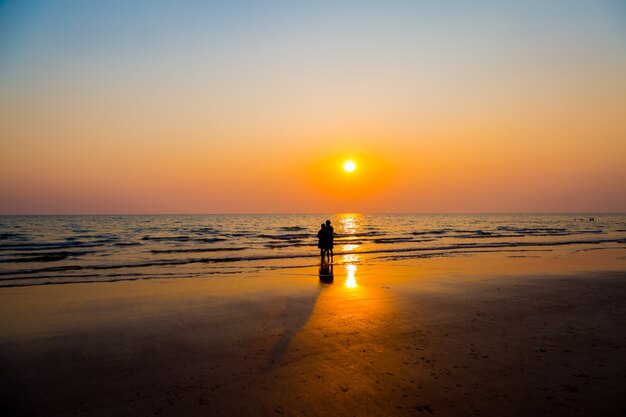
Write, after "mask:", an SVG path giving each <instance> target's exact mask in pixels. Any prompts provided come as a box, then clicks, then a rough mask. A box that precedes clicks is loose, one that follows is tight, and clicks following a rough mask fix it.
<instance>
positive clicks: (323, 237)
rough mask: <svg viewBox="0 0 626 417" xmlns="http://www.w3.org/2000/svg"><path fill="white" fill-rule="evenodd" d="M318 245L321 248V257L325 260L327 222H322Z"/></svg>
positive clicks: (318, 233) (318, 234)
mask: <svg viewBox="0 0 626 417" xmlns="http://www.w3.org/2000/svg"><path fill="white" fill-rule="evenodd" d="M317 239H318V242H317V247H318V248H320V257H321V258H322V261H323V260H324V254H325V253H326V239H327V236H326V224H324V223H322V227H321V228H320V230H319V232H317Z"/></svg>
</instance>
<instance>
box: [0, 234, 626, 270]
mask: <svg viewBox="0 0 626 417" xmlns="http://www.w3.org/2000/svg"><path fill="white" fill-rule="evenodd" d="M601 243H626V238H622V239H596V240H571V241H557V242H544V241H535V242H488V243H473V242H472V243H465V244H463V243H459V244H453V245H440V246H429V247H426V246H423V247H408V248H395V249H374V250H362V251H348V252H335V255H337V256H340V255H347V254H355V255H360V254H378V253H398V254H400V253H410V252H429V251H445V252H449V251H454V250H459V249H494V248H515V247H543V246H562V245H584V244H601ZM318 256H319V255H318V254H317V253H307V254H302V253H299V254H275V255H258V256H239V257H221V258H188V259H161V260H152V261H145V262H135V263H127V264H113V265H85V266H83V265H64V266H54V267H46V268H33V269H23V270H16V271H0V276H10V275H26V274H35V273H42V272H61V271H77V270H109V269H121V268H145V267H152V266H175V265H186V264H194V263H227V262H232V263H235V262H246V261H248V262H249V261H265V260H281V259H296V258H302V259H304V258H317V257H318ZM2 279H10V278H2Z"/></svg>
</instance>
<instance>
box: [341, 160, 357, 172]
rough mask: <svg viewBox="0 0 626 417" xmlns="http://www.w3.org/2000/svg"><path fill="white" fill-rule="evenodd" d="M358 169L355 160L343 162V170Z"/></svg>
mask: <svg viewBox="0 0 626 417" xmlns="http://www.w3.org/2000/svg"><path fill="white" fill-rule="evenodd" d="M355 169H356V164H355V163H354V161H346V162H344V164H343V170H344V171H346V172H352V171H354V170H355Z"/></svg>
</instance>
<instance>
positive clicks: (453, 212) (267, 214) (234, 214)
mask: <svg viewBox="0 0 626 417" xmlns="http://www.w3.org/2000/svg"><path fill="white" fill-rule="evenodd" d="M329 214H332V215H339V214H360V215H374V214H383V215H385V214H386V215H404V214H406V215H411V214H413V215H416V214H418V215H431V214H432V215H453V214H457V215H459V214H460V215H463V214H474V215H493V214H564V215H574V214H580V215H582V214H626V211H432V212H428V211H422V212H417V211H416V212H410V211H396V212H393V211H389V212H383V211H377V212H358V211H343V212H334V213H332V212H300V213H298V212H265V213H253V212H232V213H223V212H222V213H0V216H6V217H9V216H13V217H19V216H28V217H35V216H228V215H231V216H293V215H329Z"/></svg>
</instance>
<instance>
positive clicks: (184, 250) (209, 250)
mask: <svg viewBox="0 0 626 417" xmlns="http://www.w3.org/2000/svg"><path fill="white" fill-rule="evenodd" d="M245 249H248V248H247V247H243V246H242V247H232V248H194V249H152V250H151V251H150V252H152V253H194V252H234V251H240V250H245Z"/></svg>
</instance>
